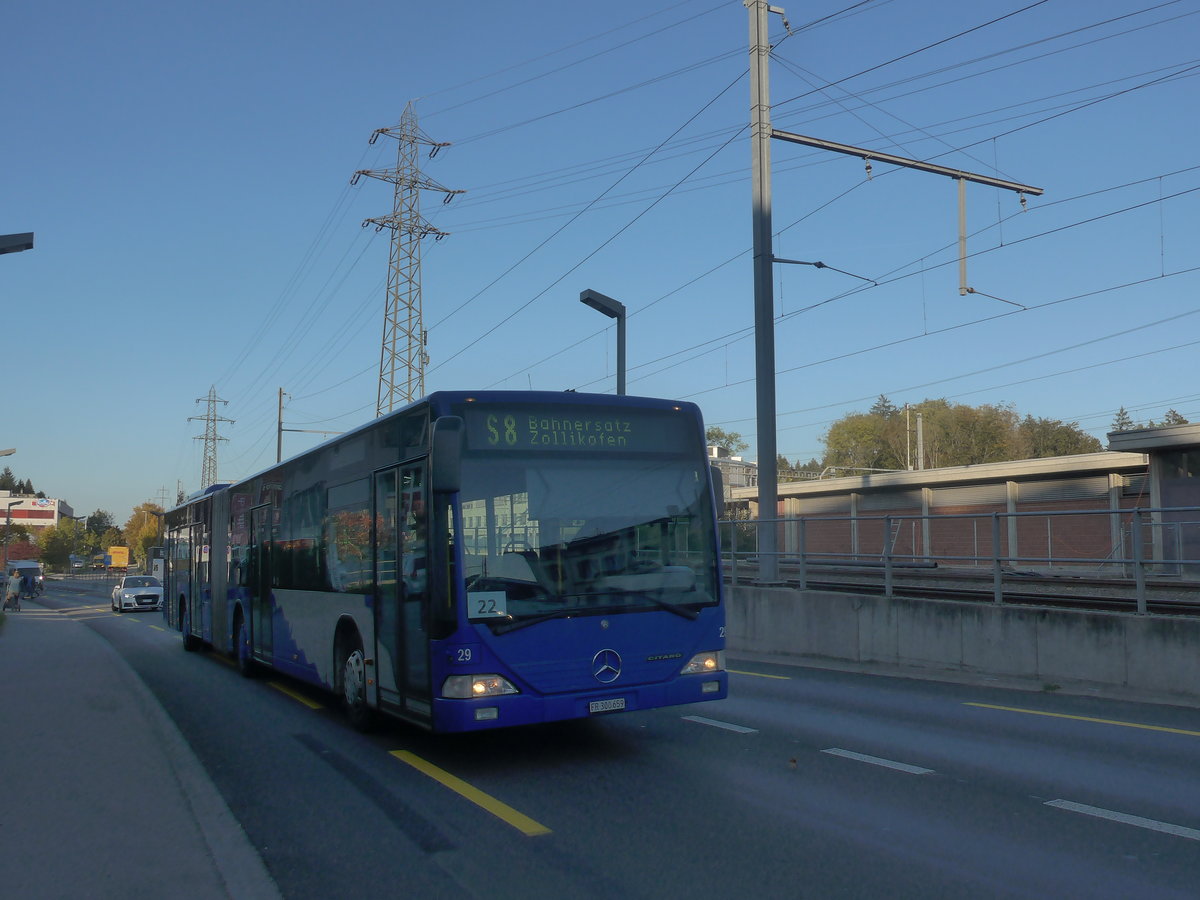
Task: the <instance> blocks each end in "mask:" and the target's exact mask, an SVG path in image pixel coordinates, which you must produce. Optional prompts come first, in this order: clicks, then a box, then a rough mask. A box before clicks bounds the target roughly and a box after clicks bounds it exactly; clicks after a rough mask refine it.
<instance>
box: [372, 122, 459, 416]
mask: <svg viewBox="0 0 1200 900" xmlns="http://www.w3.org/2000/svg"><path fill="white" fill-rule="evenodd" d="M380 135H384V136H385V137H390V138H395V139H396V147H397V149H396V167H395V168H394V169H374V170H367V169H360V170H359V171H357V172H355V173H354V177H353V178H351V179H350V183H351V184H357V183H358V179H359V177H360V176H362V175H366V176H367V177H368V178H378V179H379V180H380V181H390V182H391V183H392V185H393V186H394V189H393V202H392V214H391V215H390V216H379V217H376V218H372V219H365V220H364V221H363V223H362V224H363V227H364V228H365V227H366V226H367V225H374V226H375V230H376V231H382V230H383V229H384V228H389V229H391V232H392V244H391V252H390V254H389V256H388V287H387V306H386V309H385V311H384V316H383V347H382V349H381V350H380V354H379V392H378V395H377V399H376V403H375V415H376V416H382V415H383V414H384V413H388V412H391V411H392V409H394V408H395V407H397V406H402V405H404V404H406V403H411V402H412V401H413V400H416V399H418V398H420V397H421V396H423V395H424V393H425V366H426V364H427V363H428V362H429V354H427V353H426V352H425V346H426V343H427V339H428V335H427V333H426V331H425V327H424V324H423V323H422V318H421V239H422V238H425V237H429V236H430V235H432V236H433V238H434V240H441V239H442V238H444V237H446V232H443V231H439V230H438V229H437V228H435V227H434V226H433V225H431V224H429V222H427V221H425V219H423V218H421V208H420V207H421V203H420V200H421V191H423V190H426V191H441V192H442V193H443V194H445V195H446V196H445V197H444V198H443V200H442V202H443V203H449V202H450V199H451V198H452V197H453V196H454V195H455V194H462V193H465V192H464V191H456V190H451V189H450V188H446V187H442V185H440V184H438V183H437V182H436V181H433V180H432V179H430V178H427V177H425V176H423V175H422V174H421V169H420V166H419V165H418V161H417V153H418V147H420V146H421V145H425V146H427V147H429V157H430V159H432V158H433V157H434V156H436V155H437V152H438V151H439V150H440V149H442V148H443V147H449V146H450V145H449V144H447V143H438V142H436V141H434V140H432V139H430V138H429V137H428V136H427V135H426V134H424V133H423V132H422V131H421V129H420V128H419V127H418V126H417V113H416V111H415V110H414V109H413V105H412V103H411V102H410V103H409V104H408V105H407V106H405V107H404V114H403V115H402V116H401V117H400V124H399V125H396V126H394V127H392V128H379V129H376V131H375V132H374V133H373V134H372V135H371V140H370V143H372V144H374V143H375V141H376V140H377V139H378V138H379V136H380Z"/></svg>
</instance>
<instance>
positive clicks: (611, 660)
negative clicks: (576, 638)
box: [592, 650, 621, 684]
mask: <svg viewBox="0 0 1200 900" xmlns="http://www.w3.org/2000/svg"><path fill="white" fill-rule="evenodd" d="M592 674H593V675H595V676H596V680H597V681H599V682H600V683H601V684H612V683H613V682H614V681H616V680H617V679H618V678H620V677H621V654H620V653H618V652H617V651H616V650H601V651H600V652H599V653H597V654H596V655H595V656H593V657H592Z"/></svg>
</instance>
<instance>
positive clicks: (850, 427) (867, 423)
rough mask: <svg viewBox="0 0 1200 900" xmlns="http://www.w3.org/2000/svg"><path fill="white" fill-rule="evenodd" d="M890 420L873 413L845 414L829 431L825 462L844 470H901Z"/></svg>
mask: <svg viewBox="0 0 1200 900" xmlns="http://www.w3.org/2000/svg"><path fill="white" fill-rule="evenodd" d="M887 425H888V423H887V422H886V421H885V420H884V419H882V418H881V417H879V416H873V415H871V414H870V413H851V414H850V415H847V416H842V418H840V419H838V420H837V421H836V422H834V423H833V424H832V425H830V426H829V431H827V432H826V433H825V465H826V466H835V467H837V468H842V469H899V468H902V467H901V466H899V465H897V460H896V458H895V454H894V452H893V449H892V447H891V446H890V442H889V441H888V434H887V432H888V427H887Z"/></svg>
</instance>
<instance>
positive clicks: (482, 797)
mask: <svg viewBox="0 0 1200 900" xmlns="http://www.w3.org/2000/svg"><path fill="white" fill-rule="evenodd" d="M390 752H391V754H392V756H394V757H396V759H398V760H400V761H401V762H403V763H408V765H410V766H412V767H413V768H414V769H416V770H417V771H418V772H421V773H423V774H425V775H428V776H429V777H430V778H432V779H433V780H434V781H437V782H439V783H440V784H442V785H443V786H445V787H448V788H450V790H452V791H454V792H455V793H456V794H458V795H459V796H461V797H465V798H466V799H467V800H470V801H471V802H472V803H474V804H475V805H476V806H478V807H480V808H481V809H485V810H487V811H488V812H490V813H491V814H492V815H493V816H495V817H496V818H498V819H500V820H501V821H503V822H505V823H507V824H509V825H511V826H512V827H513V828H515V829H517V831H520V832H521V833H522V834H524V835H527V836H529V837H534V836H535V835H539V834H550V833H551V832H550V829H549V828H547V827H546V826H545V825H543V824H542V823H540V822H537V821H534V820H533V819H531V818H529V816H527V815H525V814H524V813H520V812H517V811H516V810H515V809H513V808H512V807H511V806H509V805H508V804H507V803H502V802H501V801H499V800H497V799H496V798H495V797H492V796H491V795H489V794H485V793H484V792H483V791H481V790H479V788H477V787H472V786H471V785H469V784H467V783H466V782H465V781H463V780H462V779H461V778H458V777H457V776H454V775H451V774H450V773H449V772H447V771H446V770H445V769H439V768H438V767H437V766H435V765H434V764H433V763H431V762H428V761H427V760H424V759H421V757H419V756H417V755H416V754H415V753H409V752H408V751H407V750H392V751H390Z"/></svg>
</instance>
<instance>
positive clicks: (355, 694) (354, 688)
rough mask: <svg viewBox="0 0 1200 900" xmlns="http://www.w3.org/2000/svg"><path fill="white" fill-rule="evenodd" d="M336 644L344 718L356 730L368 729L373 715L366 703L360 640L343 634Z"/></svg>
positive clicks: (364, 661) (365, 674) (363, 657)
mask: <svg viewBox="0 0 1200 900" xmlns="http://www.w3.org/2000/svg"><path fill="white" fill-rule="evenodd" d="M338 646H339V652H338V658H339V660H340V661H341V666H340V669H341V679H340V680H341V689H342V690H341V693H342V707H343V708H344V709H345V711H346V718H347V719H348V720H349V722H350V724H351V725H352V726H354V728H355V729H357V730H358V731H370V730H371V726H372V725H373V724H374V720H375V716H374V712H373V711H372V709H371V707H369V706H368V705H367V663H366V657H365V656H364V655H363V650H362V641H361V640H360V639H359V637H358V635H357V634H352V635H345V636H343V637H342V639H341V640H340V641H339V644H338Z"/></svg>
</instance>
